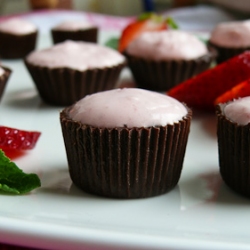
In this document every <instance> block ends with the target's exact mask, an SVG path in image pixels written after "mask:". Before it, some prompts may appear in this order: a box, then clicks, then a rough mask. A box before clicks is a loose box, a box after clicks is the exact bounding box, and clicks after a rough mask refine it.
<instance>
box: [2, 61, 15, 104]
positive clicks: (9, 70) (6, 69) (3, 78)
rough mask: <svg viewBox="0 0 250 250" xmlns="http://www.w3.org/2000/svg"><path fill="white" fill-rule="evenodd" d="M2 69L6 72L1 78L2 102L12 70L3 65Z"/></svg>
mask: <svg viewBox="0 0 250 250" xmlns="http://www.w3.org/2000/svg"><path fill="white" fill-rule="evenodd" d="M0 67H1V68H3V69H4V71H5V72H4V74H3V75H2V76H0V101H1V100H2V96H3V94H4V91H5V88H6V85H7V82H8V80H9V77H10V75H11V72H12V70H11V69H10V68H8V67H6V66H3V65H1V66H0Z"/></svg>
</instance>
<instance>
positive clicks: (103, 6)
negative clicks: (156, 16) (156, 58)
mask: <svg viewBox="0 0 250 250" xmlns="http://www.w3.org/2000/svg"><path fill="white" fill-rule="evenodd" d="M202 4H206V5H212V6H219V7H220V8H223V9H226V10H227V11H229V12H232V13H233V14H235V15H238V16H239V17H243V18H249V17H250V16H249V13H250V0H234V1H231V0H0V14H1V15H9V14H17V13H24V12H29V11H31V10H34V9H35V10H37V9H73V10H79V11H86V12H98V13H104V14H109V15H119V16H132V15H137V14H139V13H141V12H143V11H147V10H154V11H159V12H160V11H166V10H169V9H172V8H179V7H185V6H195V5H196V6H197V5H202Z"/></svg>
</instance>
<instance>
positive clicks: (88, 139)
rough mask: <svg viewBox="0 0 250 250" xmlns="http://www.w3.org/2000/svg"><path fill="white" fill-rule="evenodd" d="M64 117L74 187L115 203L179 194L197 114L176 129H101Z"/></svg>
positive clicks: (188, 115)
mask: <svg viewBox="0 0 250 250" xmlns="http://www.w3.org/2000/svg"><path fill="white" fill-rule="evenodd" d="M70 109H71V107H67V108H65V109H64V110H63V111H61V113H60V122H61V127H62V134H63V138H64V144H65V148H66V153H67V159H68V165H69V173H70V176H71V179H72V181H73V183H74V184H75V185H76V186H78V187H79V188H81V189H83V190H84V191H86V192H90V193H93V194H97V195H101V196H107V197H114V198H145V197H151V196H156V195H160V194H163V193H166V192H167V191H169V190H171V189H172V188H174V187H175V186H176V185H177V183H178V181H179V178H180V175H181V171H182V165H183V160H184V156H185V151H186V144H187V140H188V134H189V130H190V122H191V118H192V111H191V110H190V109H188V114H187V115H186V116H185V117H184V118H183V119H182V120H181V121H180V122H178V123H175V124H174V125H167V126H159V127H150V128H119V127H117V128H112V129H108V128H97V127H92V126H88V125H83V124H81V123H80V122H76V121H73V120H72V119H70V118H69V116H68V112H69V111H70Z"/></svg>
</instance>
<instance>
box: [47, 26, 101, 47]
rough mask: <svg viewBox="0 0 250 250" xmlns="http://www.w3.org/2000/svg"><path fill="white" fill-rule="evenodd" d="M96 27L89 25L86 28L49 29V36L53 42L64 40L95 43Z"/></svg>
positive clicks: (96, 36) (96, 37) (97, 30)
mask: <svg viewBox="0 0 250 250" xmlns="http://www.w3.org/2000/svg"><path fill="white" fill-rule="evenodd" d="M98 32H99V29H98V27H90V28H87V29H78V30H74V31H66V30H58V29H56V28H52V29H51V36H52V40H53V43H54V44H57V43H61V42H63V41H66V40H74V41H85V42H93V43H97V40H98Z"/></svg>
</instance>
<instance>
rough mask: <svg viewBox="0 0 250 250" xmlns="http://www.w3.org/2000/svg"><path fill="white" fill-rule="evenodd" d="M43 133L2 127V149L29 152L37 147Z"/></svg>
mask: <svg viewBox="0 0 250 250" xmlns="http://www.w3.org/2000/svg"><path fill="white" fill-rule="evenodd" d="M40 135H41V133H40V132H36V131H25V130H19V129H16V128H10V127H5V126H0V148H1V149H3V150H29V149H33V148H34V147H35V145H36V142H37V140H38V138H39V137H40Z"/></svg>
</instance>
